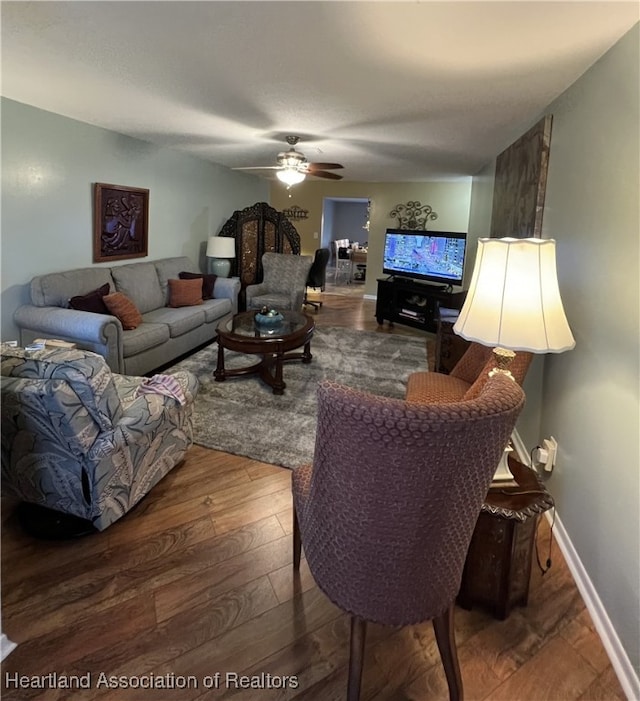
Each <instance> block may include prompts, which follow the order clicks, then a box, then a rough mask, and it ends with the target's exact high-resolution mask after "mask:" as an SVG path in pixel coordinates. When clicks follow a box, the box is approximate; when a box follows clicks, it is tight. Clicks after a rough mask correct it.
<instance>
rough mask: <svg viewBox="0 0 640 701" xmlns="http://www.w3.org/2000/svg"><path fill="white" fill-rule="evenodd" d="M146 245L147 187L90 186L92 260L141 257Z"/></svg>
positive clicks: (147, 234)
mask: <svg viewBox="0 0 640 701" xmlns="http://www.w3.org/2000/svg"><path fill="white" fill-rule="evenodd" d="M148 245H149V190H146V189H144V188H140V187H125V186H122V185H107V184H106V183H95V186H94V227H93V262H94V263H104V262H107V261H112V260H124V259H125V258H143V257H144V256H146V255H148Z"/></svg>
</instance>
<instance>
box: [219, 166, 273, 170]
mask: <svg viewBox="0 0 640 701" xmlns="http://www.w3.org/2000/svg"><path fill="white" fill-rule="evenodd" d="M231 170H282V166H242V167H239V168H232V169H231Z"/></svg>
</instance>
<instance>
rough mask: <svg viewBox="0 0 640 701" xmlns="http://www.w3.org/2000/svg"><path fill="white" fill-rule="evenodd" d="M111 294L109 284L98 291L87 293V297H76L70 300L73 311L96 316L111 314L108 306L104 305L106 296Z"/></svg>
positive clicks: (105, 284) (106, 283)
mask: <svg viewBox="0 0 640 701" xmlns="http://www.w3.org/2000/svg"><path fill="white" fill-rule="evenodd" d="M108 294H109V283H108V282H105V283H104V285H102V286H101V287H98V289H97V290H92V291H91V292H87V294H86V295H76V296H75V297H72V298H71V299H70V300H69V306H70V307H71V309H76V310H77V311H79V312H92V313H94V314H109V313H110V312H109V310H108V309H107V305H106V304H105V303H104V297H105V295H108Z"/></svg>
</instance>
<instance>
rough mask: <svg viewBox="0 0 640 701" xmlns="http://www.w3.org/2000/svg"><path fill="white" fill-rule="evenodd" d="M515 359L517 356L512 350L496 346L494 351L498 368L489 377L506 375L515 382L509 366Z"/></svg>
mask: <svg viewBox="0 0 640 701" xmlns="http://www.w3.org/2000/svg"><path fill="white" fill-rule="evenodd" d="M515 357H516V354H515V353H514V352H513V351H512V350H509V349H507V348H501V347H500V346H496V347H495V348H494V349H493V359H494V361H495V363H496V366H495V368H493V370H491V372H490V373H489V377H493V376H494V375H506V376H507V377H510V378H511V379H512V380H513V379H514V377H513V375H512V374H511V370H509V366H510V365H511V362H512V361H513V359H514V358H515Z"/></svg>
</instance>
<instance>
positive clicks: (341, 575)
mask: <svg viewBox="0 0 640 701" xmlns="http://www.w3.org/2000/svg"><path fill="white" fill-rule="evenodd" d="M523 404H524V393H523V392H522V389H521V388H520V387H519V385H518V384H517V383H516V382H513V381H512V380H510V379H508V378H506V377H504V376H495V377H492V378H490V379H488V380H487V382H486V383H485V384H484V385H483V387H482V388H481V390H480V393H479V394H478V396H477V397H476V398H474V399H471V400H468V401H458V402H452V403H449V404H415V403H411V402H407V401H402V400H397V399H388V398H383V397H376V396H373V395H371V394H367V393H364V392H360V391H356V390H353V389H350V388H348V387H344V386H340V385H336V384H333V383H329V382H325V383H322V384H321V385H320V387H319V389H318V420H317V433H316V447H315V455H314V461H313V466H306V467H300V468H298V469H297V470H295V471H294V472H293V475H292V488H293V504H294V530H293V538H294V556H293V562H294V568H296V569H297V568H298V567H299V564H300V554H301V545H302V546H304V552H305V555H306V558H307V563H308V565H309V569H310V570H311V573H312V574H313V577H314V579H315V581H316V583H317V585H318V586H319V587H320V589H321V590H322V591H323V592H324V593H325V594H326V595H327V596H328V597H329V599H330V600H331V601H332V602H333V603H335V604H336V605H337V606H338V607H340V608H341V609H342V610H343V611H346V612H348V613H350V614H351V657H350V665H349V693H348V699H349V701H355V700H356V699H358V698H359V690H360V679H361V675H362V661H363V656H364V641H365V632H366V622H367V621H372V622H375V623H379V624H383V625H391V626H404V625H411V624H416V623H420V622H422V621H427V620H432V621H433V627H434V630H435V634H436V641H437V644H438V648H439V650H440V655H441V657H442V661H443V664H444V669H445V674H446V677H447V682H448V684H449V693H450V698H451V699H452V700H453V699H461V698H462V681H461V676H460V669H459V665H458V660H457V653H456V646H455V639H454V629H453V612H454V601H455V598H456V595H457V593H458V590H459V588H460V583H461V580H462V571H463V567H464V562H465V557H466V553H467V550H468V548H469V544H470V542H471V536H472V534H473V530H474V527H475V524H476V521H477V519H478V515H479V514H480V509H481V507H482V503H483V500H484V498H485V497H486V494H487V491H488V489H489V486H490V484H491V480H492V477H493V474H494V472H495V469H496V465H497V464H498V461H499V460H500V457H501V455H502V452H503V450H504V448H505V446H506V445H507V442H508V440H509V436H510V435H511V431H512V430H513V427H514V425H515V422H516V418H517V416H518V414H519V413H520V410H521V409H522V406H523Z"/></svg>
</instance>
